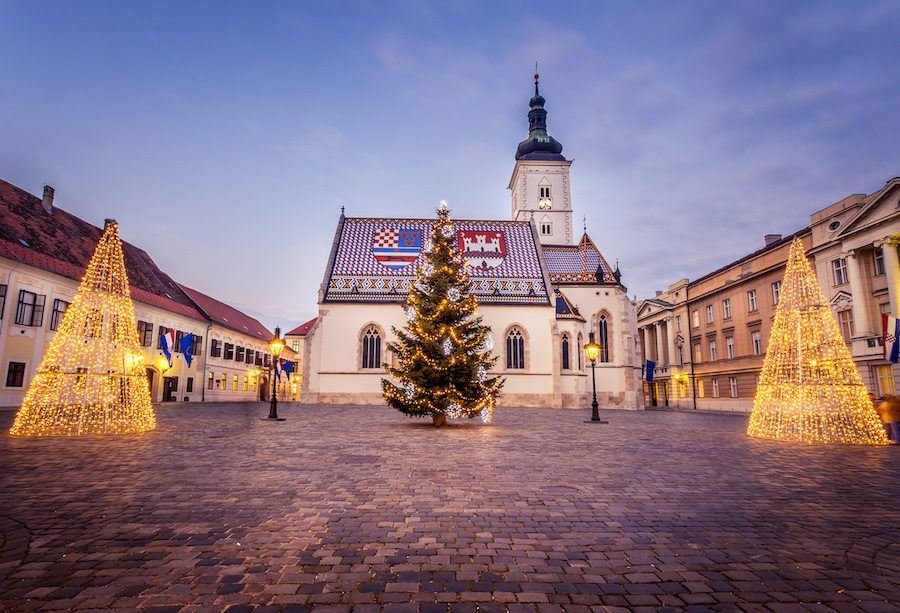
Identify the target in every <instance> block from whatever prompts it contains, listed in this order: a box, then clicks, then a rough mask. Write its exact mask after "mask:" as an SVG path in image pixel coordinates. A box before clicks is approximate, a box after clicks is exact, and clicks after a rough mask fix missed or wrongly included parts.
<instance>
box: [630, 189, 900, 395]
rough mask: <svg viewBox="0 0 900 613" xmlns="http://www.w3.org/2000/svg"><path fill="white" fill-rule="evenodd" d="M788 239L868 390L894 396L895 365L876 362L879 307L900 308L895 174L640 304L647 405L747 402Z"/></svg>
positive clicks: (899, 200) (899, 207)
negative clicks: (803, 258) (801, 252)
mask: <svg viewBox="0 0 900 613" xmlns="http://www.w3.org/2000/svg"><path fill="white" fill-rule="evenodd" d="M794 238H797V239H799V240H801V241H802V243H803V247H804V249H806V251H807V255H808V257H809V258H810V260H811V261H812V263H813V266H814V268H815V270H816V274H817V276H818V280H819V285H820V287H821V288H822V291H823V293H824V295H825V297H826V299H827V300H828V301H829V304H830V305H831V307H832V309H833V311H834V315H835V319H836V320H837V321H838V324H839V326H840V328H841V331H842V333H843V335H844V339H845V340H846V342H847V345H848V347H849V348H850V351H851V354H852V355H853V358H854V360H855V362H856V364H857V367H858V368H859V371H860V374H861V375H862V377H863V380H864V381H865V383H866V385H867V387H868V388H869V390H870V391H871V392H872V393H873V394H874V395H875V396H876V397H883V396H885V395H887V394H894V393H896V391H897V389H898V387H897V378H898V368H897V365H895V364H890V363H889V362H888V361H887V360H886V359H885V357H884V347H883V343H882V338H881V336H882V330H881V316H882V314H886V313H890V314H894V315H896V314H897V313H898V312H900V297H898V292H900V264H898V252H897V244H898V239H900V179H897V178H894V179H891V180H890V181H888V182H887V183H886V184H885V186H884V187H883V188H882V189H880V190H878V191H877V192H874V193H872V194H854V195H851V196H848V197H847V198H844V199H843V200H841V201H839V202H837V203H835V204H833V205H830V206H828V207H826V208H824V209H821V210H819V211H816V212H815V213H813V214H812V215H811V217H810V226H809V227H807V228H804V229H803V230H800V231H799V232H796V233H794V234H791V235H790V236H786V237H782V236H781V235H767V236H766V238H765V246H764V247H763V248H762V249H760V250H759V251H756V252H754V253H751V254H749V255H747V256H745V257H743V258H740V259H739V260H737V261H735V262H732V263H730V264H728V265H726V266H724V267H722V268H720V269H718V270H716V271H714V272H711V273H709V274H707V275H704V276H702V277H700V278H698V279H695V280H693V281H690V282H687V280H686V279H685V280H682V281H679V282H678V283H676V284H674V285H672V286H671V287H670V288H669V290H667V291H666V292H659V293H658V294H657V296H655V297H654V298H650V299H646V300H643V301H641V302H640V304H639V305H638V326H639V331H640V338H641V347H642V355H643V356H644V360H645V367H646V361H647V360H650V361H652V362H655V363H656V364H655V368H653V369H652V378H653V381H648V380H647V378H648V377H647V374H646V372H645V377H644V382H643V391H644V397H645V402H646V403H647V404H648V406H661V407H662V406H671V407H678V408H686V409H699V410H717V411H738V412H749V411H750V410H751V409H752V407H753V398H754V396H755V394H756V385H757V383H758V377H759V373H760V371H761V370H762V365H763V361H764V359H765V353H766V348H767V346H768V342H769V334H770V332H771V329H772V323H773V321H774V316H775V308H776V307H777V305H778V301H779V297H780V290H781V280H782V278H783V276H784V270H785V265H786V262H787V255H788V248H789V246H790V242H791V241H792V240H793V239H794ZM672 324H674V329H675V332H674V334H670V333H669V326H670V325H672ZM682 330H683V331H685V334H680V331H682ZM687 331H689V332H690V334H689V335H688V334H686V332H687ZM679 342H680V343H681V344H682V347H681V350H680V351H679V350H678V348H677V346H676V345H677V343H679ZM673 352H674V354H673ZM647 372H649V370H648V371H647Z"/></svg>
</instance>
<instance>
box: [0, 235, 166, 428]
mask: <svg viewBox="0 0 900 613" xmlns="http://www.w3.org/2000/svg"><path fill="white" fill-rule="evenodd" d="M155 427H156V417H155V416H154V414H153V406H152V405H151V404H150V390H149V387H148V385H147V374H146V371H145V367H144V356H143V354H142V352H141V347H140V343H139V341H138V334H137V320H136V319H135V316H134V305H133V304H132V302H131V295H130V294H129V290H128V275H127V273H126V272H125V259H124V257H123V254H122V241H121V240H120V239H119V228H118V225H117V224H116V223H115V222H113V221H110V222H108V223H107V226H106V230H105V231H104V233H103V236H102V237H101V238H100V242H99V243H98V245H97V248H96V250H95V251H94V255H93V256H92V257H91V261H90V262H89V263H88V266H87V270H86V271H85V273H84V277H83V278H82V280H81V284H80V285H79V286H78V291H77V293H76V294H75V298H74V299H73V300H72V304H70V305H69V308H68V309H66V312H65V315H64V316H63V320H62V323H61V324H60V326H59V330H57V332H56V335H55V336H54V337H53V340H52V341H51V342H50V346H49V347H48V348H47V353H46V354H45V355H44V358H43V359H42V360H41V364H40V366H39V367H38V370H37V374H36V375H35V377H34V379H33V380H32V382H31V385H30V386H29V387H28V391H27V392H26V394H25V399H24V400H23V402H22V406H21V408H20V409H19V412H18V413H17V414H16V419H15V421H14V423H13V426H12V429H10V434H12V435H15V436H58V435H66V436H72V435H83V434H125V433H138V432H145V431H147V430H152V429H153V428H155Z"/></svg>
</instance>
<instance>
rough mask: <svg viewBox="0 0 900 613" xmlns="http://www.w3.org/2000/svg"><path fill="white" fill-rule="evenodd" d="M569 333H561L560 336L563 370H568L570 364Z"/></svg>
mask: <svg viewBox="0 0 900 613" xmlns="http://www.w3.org/2000/svg"><path fill="white" fill-rule="evenodd" d="M570 357H571V356H570V355H569V335H568V334H563V336H562V367H563V370H569V369H570V367H571V365H570V364H569V358H570Z"/></svg>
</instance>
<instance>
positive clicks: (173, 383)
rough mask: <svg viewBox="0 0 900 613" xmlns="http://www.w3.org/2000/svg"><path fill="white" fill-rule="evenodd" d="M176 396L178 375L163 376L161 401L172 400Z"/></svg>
mask: <svg viewBox="0 0 900 613" xmlns="http://www.w3.org/2000/svg"><path fill="white" fill-rule="evenodd" d="M177 397H178V377H163V398H162V400H163V402H174V401H175V400H176V399H177Z"/></svg>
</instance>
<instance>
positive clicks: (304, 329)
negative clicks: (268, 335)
mask: <svg viewBox="0 0 900 613" xmlns="http://www.w3.org/2000/svg"><path fill="white" fill-rule="evenodd" d="M318 320H319V318H318V317H313V318H312V319H310V320H309V321H308V322H306V323H305V324H300V325H299V326H297V327H296V328H294V329H293V330H291V331H290V332H287V333H285V336H306V335H307V333H308V332H309V330H310V328H312V327H313V325H314V324H315V323H316V322H317V321H318Z"/></svg>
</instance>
